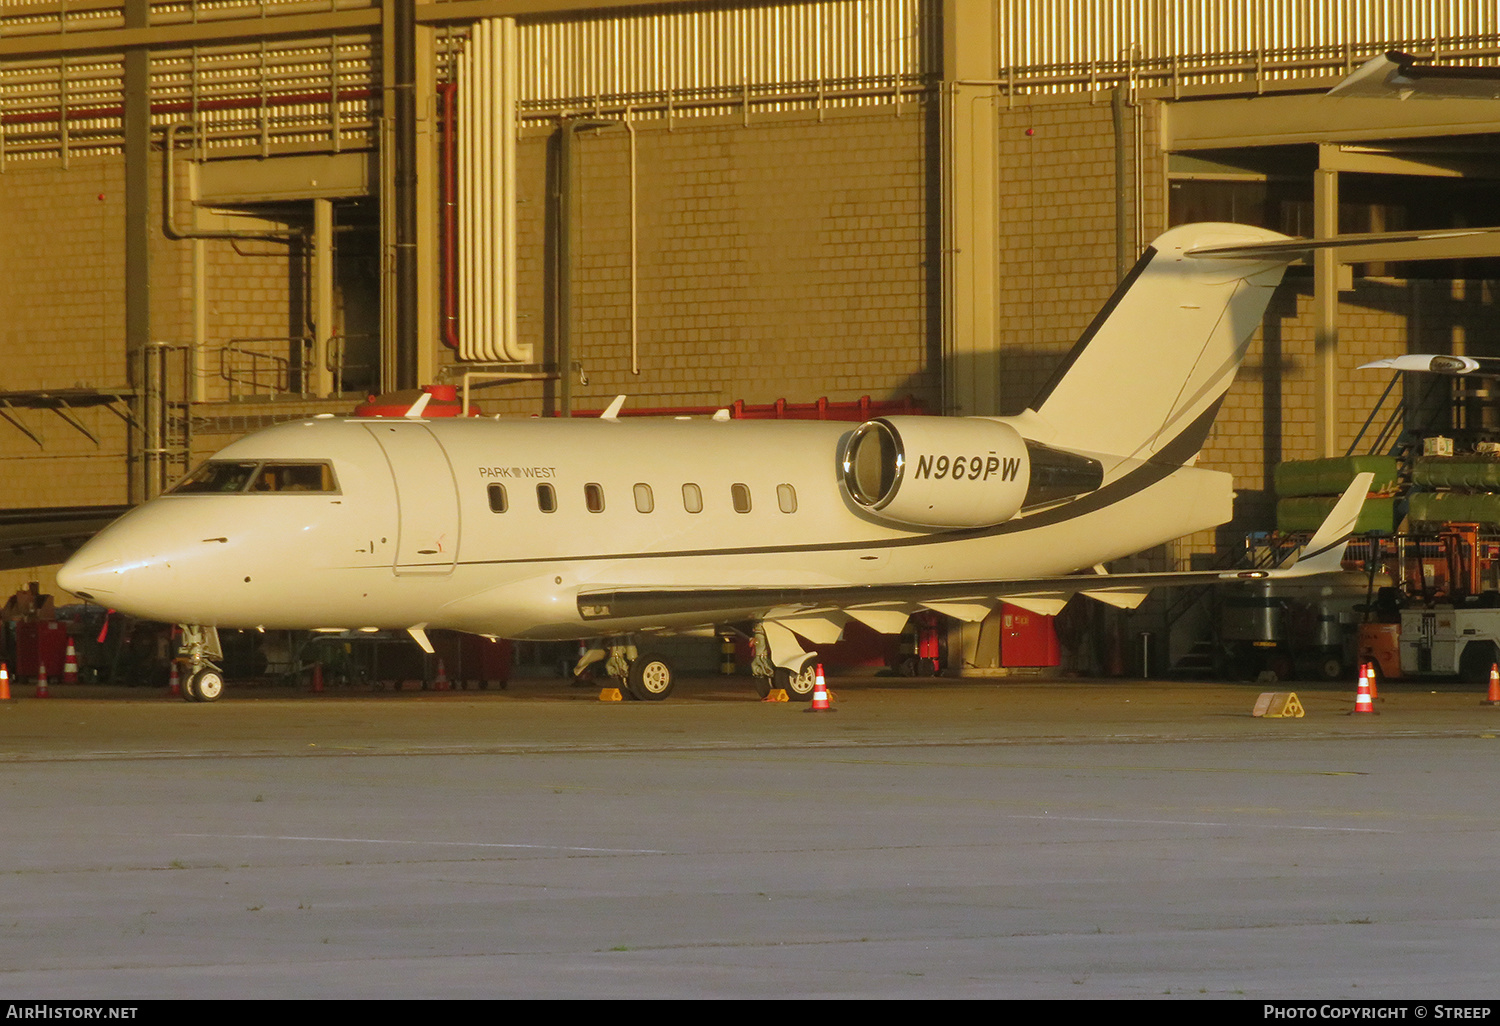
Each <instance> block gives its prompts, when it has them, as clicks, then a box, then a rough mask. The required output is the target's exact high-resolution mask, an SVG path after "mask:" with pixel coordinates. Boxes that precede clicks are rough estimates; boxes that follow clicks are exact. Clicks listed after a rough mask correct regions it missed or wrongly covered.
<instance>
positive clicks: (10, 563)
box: [0, 506, 130, 570]
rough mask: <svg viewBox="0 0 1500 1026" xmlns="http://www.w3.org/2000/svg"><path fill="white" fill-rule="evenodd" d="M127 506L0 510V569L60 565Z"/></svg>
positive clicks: (123, 511) (126, 508) (122, 512)
mask: <svg viewBox="0 0 1500 1026" xmlns="http://www.w3.org/2000/svg"><path fill="white" fill-rule="evenodd" d="M129 509H130V507H129V506H50V507H43V508H36V509H6V510H0V570H23V569H26V568H28V567H33V566H48V565H50V564H52V563H61V562H62V561H63V560H65V559H67V558H68V557H69V556H71V555H72V554H73V553H74V552H75V551H76V550H77V549H78V547H79V546H80V545H82V544H83V543H84V542H86V541H88V540H89V539H90V538H92V537H93V536H94V535H96V534H98V533H99V532H100V531H102V530H103V529H104V528H105V526H106V525H108V524H109V523H110V522H111V521H113V520H114V519H116V518H117V517H119V516H121V515H122V514H124V513H125V512H126V511H127V510H129Z"/></svg>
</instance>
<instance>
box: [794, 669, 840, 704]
mask: <svg viewBox="0 0 1500 1026" xmlns="http://www.w3.org/2000/svg"><path fill="white" fill-rule="evenodd" d="M802 711H803V712H838V710H837V709H835V708H834V707H833V703H832V702H830V701H829V700H828V687H827V685H825V684H824V683H823V664H822V663H819V664H818V675H817V676H816V677H815V678H814V679H813V693H812V705H810V706H808V707H807V708H806V709H804V710H802Z"/></svg>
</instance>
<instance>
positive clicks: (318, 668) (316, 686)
mask: <svg viewBox="0 0 1500 1026" xmlns="http://www.w3.org/2000/svg"><path fill="white" fill-rule="evenodd" d="M312 692H313V694H315V695H321V694H322V693H323V664H322V663H313V675H312Z"/></svg>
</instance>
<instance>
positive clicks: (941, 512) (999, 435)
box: [841, 417, 1104, 527]
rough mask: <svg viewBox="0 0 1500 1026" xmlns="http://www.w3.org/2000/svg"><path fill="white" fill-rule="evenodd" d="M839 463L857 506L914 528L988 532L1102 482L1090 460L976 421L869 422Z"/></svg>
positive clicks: (1000, 424)
mask: <svg viewBox="0 0 1500 1026" xmlns="http://www.w3.org/2000/svg"><path fill="white" fill-rule="evenodd" d="M841 463H842V465H843V471H844V487H845V488H846V489H847V490H848V492H849V497H850V498H852V499H853V500H854V501H855V502H856V503H857V504H859V505H860V506H862V507H863V508H865V509H867V510H869V511H870V512H871V513H873V514H875V515H876V516H878V517H881V518H882V519H885V520H892V521H895V522H897V523H901V524H911V525H913V526H916V527H993V526H994V525H996V524H1003V523H1005V521H1007V520H1009V519H1010V518H1011V517H1013V516H1015V515H1016V514H1017V513H1019V512H1021V511H1022V510H1025V509H1030V508H1032V507H1034V506H1044V505H1048V504H1050V503H1054V502H1060V501H1062V500H1063V499H1069V498H1072V497H1074V496H1076V495H1084V494H1087V493H1088V492H1091V491H1093V490H1094V489H1096V488H1098V487H1099V485H1100V484H1101V483H1102V482H1103V480H1104V468H1103V466H1102V465H1101V464H1100V463H1099V461H1098V460H1096V459H1094V458H1093V457H1091V456H1086V455H1084V454H1082V453H1077V452H1069V451H1067V450H1063V449H1054V448H1052V447H1051V446H1047V445H1043V444H1041V443H1040V442H1034V441H1031V440H1030V439H1027V438H1022V437H1021V435H1020V434H1019V433H1018V432H1017V431H1016V429H1015V428H1013V427H1011V426H1010V425H1009V424H1006V423H1004V422H1002V421H997V420H984V419H981V418H977V417H975V418H963V419H948V418H942V417H882V418H881V419H879V420H871V421H867V422H865V423H864V424H861V425H860V426H859V427H857V428H855V429H854V432H853V434H851V435H850V436H849V440H848V441H847V442H846V443H845V444H844V451H843V453H842V454H841Z"/></svg>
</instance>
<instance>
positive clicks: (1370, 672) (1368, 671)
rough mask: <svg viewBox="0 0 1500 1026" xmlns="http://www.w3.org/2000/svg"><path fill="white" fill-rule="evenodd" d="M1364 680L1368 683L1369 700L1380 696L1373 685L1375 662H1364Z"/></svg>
mask: <svg viewBox="0 0 1500 1026" xmlns="http://www.w3.org/2000/svg"><path fill="white" fill-rule="evenodd" d="M1365 680H1366V681H1367V682H1368V683H1369V685H1370V699H1371V701H1373V700H1375V699H1377V698H1379V697H1380V691H1379V689H1378V688H1376V686H1375V664H1374V663H1373V662H1370V663H1365Z"/></svg>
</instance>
